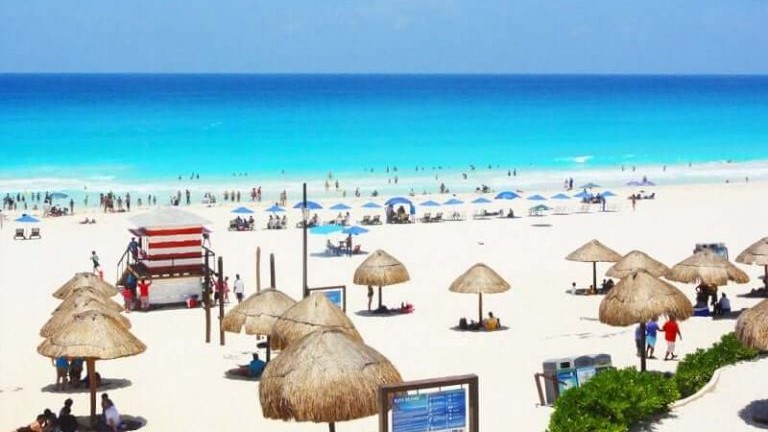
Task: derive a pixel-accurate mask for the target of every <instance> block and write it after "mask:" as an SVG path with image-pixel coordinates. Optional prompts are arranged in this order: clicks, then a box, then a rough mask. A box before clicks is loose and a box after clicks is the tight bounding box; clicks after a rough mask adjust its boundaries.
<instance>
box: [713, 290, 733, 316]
mask: <svg viewBox="0 0 768 432" xmlns="http://www.w3.org/2000/svg"><path fill="white" fill-rule="evenodd" d="M728 313H731V300H730V299H729V298H728V297H726V295H725V293H723V296H722V297H721V298H720V301H719V302H717V303H716V304H715V311H714V314H715V316H720V315H725V314H728Z"/></svg>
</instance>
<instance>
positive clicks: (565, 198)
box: [550, 193, 571, 200]
mask: <svg viewBox="0 0 768 432" xmlns="http://www.w3.org/2000/svg"><path fill="white" fill-rule="evenodd" d="M550 198H551V199H556V200H567V199H571V197H569V196H568V195H566V194H564V193H559V194H557V195H552V196H551V197H550Z"/></svg>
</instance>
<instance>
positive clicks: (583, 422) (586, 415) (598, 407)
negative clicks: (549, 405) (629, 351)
mask: <svg viewBox="0 0 768 432" xmlns="http://www.w3.org/2000/svg"><path fill="white" fill-rule="evenodd" d="M679 396H680V394H679V393H678V391H677V387H676V385H675V381H674V380H673V379H671V378H667V377H665V376H664V375H662V374H660V373H656V372H646V373H640V372H638V371H637V370H636V369H635V368H627V369H610V370H607V371H604V372H602V373H600V374H599V375H596V376H595V377H594V378H592V379H591V380H589V381H588V382H587V383H586V384H584V385H583V386H581V387H577V388H573V389H570V390H568V391H566V392H564V393H563V394H562V395H561V396H560V398H558V400H557V402H556V403H555V412H554V413H553V414H552V417H551V418H550V420H549V431H550V432H597V431H600V432H626V431H628V430H629V428H630V427H631V426H632V425H633V424H635V423H636V422H638V421H639V420H642V419H645V418H648V417H649V416H651V415H653V414H656V413H660V412H663V411H665V410H666V408H667V406H668V405H669V404H670V403H672V402H673V401H675V400H677V398H678V397H679Z"/></svg>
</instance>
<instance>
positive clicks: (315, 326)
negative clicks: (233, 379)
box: [270, 292, 363, 349]
mask: <svg viewBox="0 0 768 432" xmlns="http://www.w3.org/2000/svg"><path fill="white" fill-rule="evenodd" d="M322 329H335V330H339V331H341V332H343V333H346V334H347V335H349V336H350V337H352V338H353V339H354V340H357V341H359V342H362V341H363V337H362V336H360V333H358V332H357V329H356V328H355V325H354V324H352V321H350V319H349V318H348V317H347V315H346V314H344V311H342V310H341V308H339V307H338V306H336V305H335V304H333V303H331V301H330V300H328V297H326V295H325V294H323V293H321V292H313V293H312V294H310V295H309V296H307V297H305V298H304V299H303V300H302V301H300V302H298V303H296V304H295V305H293V306H291V307H290V308H289V309H288V310H286V311H285V312H284V313H283V314H282V315H281V316H280V318H278V319H277V320H276V321H275V324H274V325H273V326H272V333H271V335H270V345H271V347H272V349H285V348H286V347H289V346H291V345H292V344H293V343H295V342H296V341H298V340H299V339H301V338H302V337H304V336H306V335H308V334H310V333H312V332H314V331H316V330H322Z"/></svg>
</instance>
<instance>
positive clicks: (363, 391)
mask: <svg viewBox="0 0 768 432" xmlns="http://www.w3.org/2000/svg"><path fill="white" fill-rule="evenodd" d="M399 382H402V378H401V377H400V373H399V372H398V371H397V369H395V367H394V366H393V365H392V364H391V363H390V362H389V360H387V358H386V357H384V356H383V355H381V354H380V353H379V352H378V351H376V350H375V349H373V348H371V347H369V346H367V345H365V344H363V343H361V342H360V341H358V340H356V339H354V338H352V337H350V336H349V335H347V334H344V333H342V332H339V331H335V330H330V331H328V330H325V331H317V332H314V333H311V334H309V335H307V336H305V337H304V338H302V339H301V340H299V341H297V342H296V343H295V344H293V345H291V346H290V347H288V349H286V350H285V351H283V352H282V354H281V355H280V357H278V358H276V359H275V360H273V361H272V362H270V363H269V364H268V365H267V367H266V369H265V370H264V373H263V374H262V376H261V383H260V384H259V400H260V401H261V410H262V413H263V415H264V417H267V418H272V419H282V420H296V421H312V422H327V423H330V424H331V426H330V427H331V430H334V429H333V423H334V422H338V421H346V420H353V419H357V418H361V417H367V416H371V415H374V414H376V413H377V412H378V403H377V391H378V388H379V386H380V385H383V384H394V383H399Z"/></svg>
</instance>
